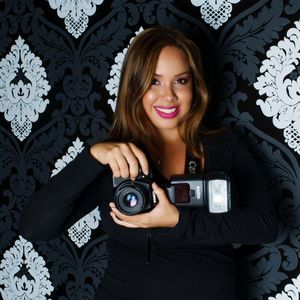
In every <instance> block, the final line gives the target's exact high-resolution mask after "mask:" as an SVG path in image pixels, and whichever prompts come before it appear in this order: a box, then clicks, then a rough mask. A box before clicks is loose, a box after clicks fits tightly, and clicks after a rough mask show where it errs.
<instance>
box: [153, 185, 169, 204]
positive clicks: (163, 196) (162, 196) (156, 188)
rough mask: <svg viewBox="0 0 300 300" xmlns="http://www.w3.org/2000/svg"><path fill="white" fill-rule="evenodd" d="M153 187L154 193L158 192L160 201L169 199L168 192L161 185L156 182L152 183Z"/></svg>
mask: <svg viewBox="0 0 300 300" xmlns="http://www.w3.org/2000/svg"><path fill="white" fill-rule="evenodd" d="M152 189H153V191H154V193H155V194H156V196H157V198H158V200H159V201H161V202H162V201H168V198H167V195H166V192H165V191H164V190H163V189H162V188H161V187H160V186H158V185H157V184H156V183H155V182H153V183H152Z"/></svg>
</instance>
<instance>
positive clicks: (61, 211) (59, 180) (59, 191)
mask: <svg viewBox="0 0 300 300" xmlns="http://www.w3.org/2000/svg"><path fill="white" fill-rule="evenodd" d="M104 170H105V167H104V166H103V165H101V164H100V163H99V162H98V161H97V160H96V159H94V157H93V156H91V154H90V153H89V149H84V150H83V151H82V152H81V153H80V154H78V156H77V157H76V158H75V159H74V160H73V161H72V162H70V163H69V164H68V165H67V166H66V167H65V168H64V169H63V170H61V171H60V172H59V173H58V174H57V175H55V176H53V177H52V178H51V179H50V180H49V181H48V183H47V184H46V185H44V186H42V187H41V188H40V189H39V190H38V191H37V192H36V193H35V194H34V195H33V196H32V199H31V200H30V202H29V204H28V205H27V206H26V207H25V209H24V210H23V212H22V215H21V219H20V224H19V231H20V234H21V235H22V236H23V237H24V238H26V239H28V240H50V239H53V238H56V237H58V236H59V235H60V234H61V232H62V230H63V229H64V228H65V227H66V226H67V225H72V222H73V223H75V222H76V220H78V219H80V218H81V217H82V216H84V215H85V214H86V213H88V212H89V211H91V210H92V209H93V208H95V207H96V206H97V203H98V201H99V196H98V195H99V192H98V190H99V187H100V184H99V182H98V181H99V180H97V178H98V177H99V176H100V175H101V173H103V172H104ZM85 190H88V192H86V194H84V191H85ZM79 198H80V201H84V203H85V205H84V207H82V209H81V210H80V211H78V209H76V206H78V203H77V204H76V201H77V200H78V199H79ZM74 212H76V215H77V216H75V213H74ZM72 220H73V221H72Z"/></svg>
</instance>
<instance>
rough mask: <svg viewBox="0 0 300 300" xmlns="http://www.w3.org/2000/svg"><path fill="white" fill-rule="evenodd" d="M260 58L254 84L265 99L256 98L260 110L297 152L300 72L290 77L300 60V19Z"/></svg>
mask: <svg viewBox="0 0 300 300" xmlns="http://www.w3.org/2000/svg"><path fill="white" fill-rule="evenodd" d="M266 56H267V59H265V60H264V61H263V62H262V66H261V68H260V73H261V74H263V75H260V76H259V77H258V78H257V82H255V83H254V87H255V88H256V89H257V90H258V92H259V94H260V95H266V96H267V98H266V100H265V101H263V100H262V99H259V100H257V102H256V103H257V105H258V106H260V108H261V110H262V112H263V114H264V115H265V116H266V117H272V121H273V124H274V126H275V127H276V128H278V129H283V135H284V137H285V142H286V143H287V144H288V146H289V147H291V148H292V149H293V150H294V151H296V152H297V153H298V154H300V76H298V77H297V78H295V79H293V78H289V75H290V74H291V73H292V72H293V71H295V70H296V68H297V66H299V63H300V21H296V22H295V27H294V28H290V29H289V30H288V32H287V34H286V37H285V38H284V39H283V40H281V41H279V42H278V44H277V46H272V47H271V48H270V50H268V51H267V53H266Z"/></svg>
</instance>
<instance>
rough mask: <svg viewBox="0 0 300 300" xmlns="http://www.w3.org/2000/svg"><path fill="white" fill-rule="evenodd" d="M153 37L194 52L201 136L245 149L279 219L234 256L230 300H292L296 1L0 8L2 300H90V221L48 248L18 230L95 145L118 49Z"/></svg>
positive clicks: (299, 131)
mask: <svg viewBox="0 0 300 300" xmlns="http://www.w3.org/2000/svg"><path fill="white" fill-rule="evenodd" d="M156 24H164V25H169V26H172V27H176V28H179V29H181V30H183V31H184V32H185V33H186V34H188V35H189V36H190V37H191V38H193V39H194V40H195V41H196V42H197V44H198V45H199V47H200V48H201V50H202V52H203V56H204V57H205V68H206V72H207V78H208V80H209V82H210V88H211V92H212V97H211V98H212V99H211V106H210V109H209V114H208V115H209V119H210V120H211V125H214V126H228V127H232V128H234V129H235V130H237V131H239V132H241V133H243V134H244V135H245V136H246V138H247V140H248V141H249V145H250V147H251V149H252V151H253V153H254V155H255V156H256V157H257V159H258V160H259V162H260V164H261V166H262V167H263V170H264V172H265V176H267V178H268V182H269V188H270V193H272V196H273V199H274V201H275V203H276V206H277V208H278V217H279V219H280V234H279V237H278V239H277V241H276V242H275V243H273V244H267V245H261V246H252V247H249V246H240V245H237V246H236V255H237V261H238V268H239V276H238V278H239V282H238V287H239V288H238V290H239V294H240V299H242V300H262V299H268V300H275V299H276V300H287V299H299V291H300V268H299V263H298V260H299V255H300V231H299V225H300V206H299V204H300V199H299V195H300V181H299V176H300V169H299V162H300V156H299V155H300V1H298V0H284V1H283V0H259V1H251V0H214V1H213V0H184V1H180V0H161V1H157V0H136V1H125V0H80V1H79V0H64V1H63V0H39V1H37V0H19V1H18V0H0V293H1V296H2V298H3V299H5V300H8V299H9V300H11V299H24V300H27V299H28V300H29V299H39V300H44V299H60V300H64V299H71V300H74V299H80V300H82V299H92V297H93V294H94V292H95V289H96V288H97V286H98V285H99V284H100V283H101V278H102V277H103V274H104V271H105V268H106V262H107V253H106V247H105V242H106V235H105V233H104V232H103V231H102V229H101V216H100V213H99V210H98V209H95V210H94V211H92V212H90V213H89V214H88V215H87V216H85V217H84V218H83V219H81V220H80V221H78V222H77V223H76V224H74V225H73V226H72V227H71V228H69V230H68V232H66V234H65V235H63V236H62V237H61V238H59V239H55V240H52V241H51V242H47V243H46V242H39V243H31V242H29V241H26V240H25V239H24V238H22V237H21V236H20V235H19V234H18V230H17V229H18V221H19V217H20V213H21V212H22V209H23V207H24V206H25V205H26V203H27V202H28V200H29V198H30V196H31V195H32V194H33V193H34V191H35V190H36V189H37V188H39V186H41V185H42V184H44V183H46V182H47V180H48V179H49V178H50V176H53V175H55V174H56V173H57V172H59V171H60V170H61V169H62V168H63V167H64V166H65V165H66V164H68V163H69V162H70V161H71V160H72V159H74V157H75V156H76V155H77V154H78V153H79V152H80V151H82V149H83V148H84V147H85V146H86V145H88V144H90V143H93V142H95V141H98V140H102V139H103V138H105V136H106V133H107V130H108V129H109V126H110V124H111V120H112V115H113V112H114V109H115V105H116V101H117V99H116V94H117V90H118V80H119V74H120V67H121V64H122V61H123V58H124V55H125V53H126V51H127V47H128V45H129V44H130V41H131V39H132V37H134V36H135V35H136V33H137V32H139V31H142V30H144V29H145V28H147V27H150V26H153V25H156ZM217 284H218V282H216V285H217Z"/></svg>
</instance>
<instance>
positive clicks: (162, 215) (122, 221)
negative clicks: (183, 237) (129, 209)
mask: <svg viewBox="0 0 300 300" xmlns="http://www.w3.org/2000/svg"><path fill="white" fill-rule="evenodd" d="M152 189H153V191H154V193H155V194H156V196H157V198H158V203H157V204H156V206H155V208H154V209H152V210H151V211H150V212H147V213H142V214H137V215H134V216H127V215H124V214H122V213H121V212H120V211H119V210H118V209H117V208H116V206H115V204H114V203H113V202H111V203H110V204H109V206H110V207H111V210H112V211H111V213H110V215H111V217H112V218H113V220H114V221H115V223H117V224H119V225H121V226H125V227H130V228H154V227H175V225H176V224H177V223H178V220H179V210H178V209H177V208H176V206H175V205H173V204H172V203H171V202H170V201H169V199H168V197H167V196H166V193H165V191H164V190H163V189H162V188H161V187H159V186H158V185H157V184H156V183H153V184H152Z"/></svg>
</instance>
